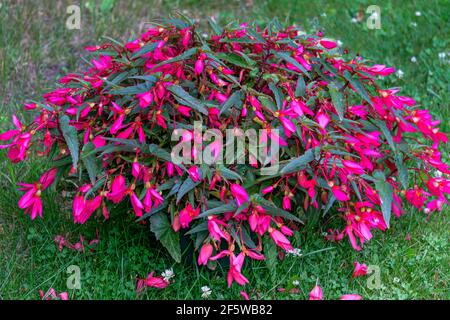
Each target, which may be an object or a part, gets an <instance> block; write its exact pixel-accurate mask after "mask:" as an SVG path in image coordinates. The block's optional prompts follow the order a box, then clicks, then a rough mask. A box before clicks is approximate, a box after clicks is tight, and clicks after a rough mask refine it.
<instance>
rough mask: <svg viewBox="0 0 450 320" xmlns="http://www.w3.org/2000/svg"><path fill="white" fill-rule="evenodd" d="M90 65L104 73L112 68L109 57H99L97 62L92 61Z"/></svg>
mask: <svg viewBox="0 0 450 320" xmlns="http://www.w3.org/2000/svg"><path fill="white" fill-rule="evenodd" d="M92 64H93V65H94V67H95V68H96V69H97V70H98V71H105V70H108V69H110V68H111V67H112V59H111V57H110V56H106V55H100V56H99V59H98V60H95V59H94V60H92Z"/></svg>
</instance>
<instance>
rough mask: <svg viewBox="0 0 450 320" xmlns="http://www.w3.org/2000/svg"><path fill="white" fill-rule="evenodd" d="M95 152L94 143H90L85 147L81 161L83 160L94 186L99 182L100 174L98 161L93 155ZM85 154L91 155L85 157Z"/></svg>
mask: <svg viewBox="0 0 450 320" xmlns="http://www.w3.org/2000/svg"><path fill="white" fill-rule="evenodd" d="M93 150H95V146H94V144H93V143H92V142H88V143H87V144H85V145H84V146H83V150H82V156H81V159H82V160H83V163H84V166H85V167H86V170H87V172H88V175H89V179H90V180H91V183H92V185H94V184H95V182H96V181H97V174H98V165H97V159H96V158H95V156H94V154H93V153H91V152H92V151H93ZM85 153H89V155H87V156H84V154H85Z"/></svg>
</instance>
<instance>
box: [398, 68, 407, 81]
mask: <svg viewBox="0 0 450 320" xmlns="http://www.w3.org/2000/svg"><path fill="white" fill-rule="evenodd" d="M396 74H397V78H399V79H401V78H403V76H404V75H405V73H404V72H403V71H402V70H400V69H398V70H397V72H396Z"/></svg>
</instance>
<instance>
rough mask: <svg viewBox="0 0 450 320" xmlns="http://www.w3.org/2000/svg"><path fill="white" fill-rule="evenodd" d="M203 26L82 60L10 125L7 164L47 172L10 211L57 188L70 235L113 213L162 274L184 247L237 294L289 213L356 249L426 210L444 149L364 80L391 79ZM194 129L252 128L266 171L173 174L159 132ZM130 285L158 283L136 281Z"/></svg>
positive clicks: (314, 44)
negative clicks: (261, 134) (146, 237)
mask: <svg viewBox="0 0 450 320" xmlns="http://www.w3.org/2000/svg"><path fill="white" fill-rule="evenodd" d="M211 27H212V30H213V33H212V34H211V35H210V36H208V37H206V38H205V37H203V36H202V35H201V34H200V33H199V32H198V30H197V26H196V25H194V24H193V23H191V21H184V20H183V21H182V20H178V19H171V20H168V21H166V22H164V23H163V24H161V25H159V26H157V27H152V28H150V29H148V30H147V31H146V32H145V33H144V34H142V35H141V36H140V37H139V38H137V39H135V40H133V41H131V42H128V43H126V44H124V45H119V44H118V43H116V42H114V43H106V44H103V45H98V46H92V47H88V48H86V49H87V50H88V51H90V52H91V54H93V55H94V58H93V59H92V61H91V62H92V65H91V66H90V67H89V68H88V69H87V70H85V71H84V72H83V73H71V74H68V75H66V76H64V77H63V78H62V79H60V81H59V87H58V89H56V90H54V91H51V92H48V93H46V94H45V95H44V96H43V101H41V102H31V103H27V104H26V105H25V106H24V107H25V109H26V110H34V111H35V112H36V113H37V116H36V118H35V119H34V120H33V121H32V122H31V123H29V124H27V125H24V124H22V122H21V121H19V120H18V119H17V118H16V117H15V116H14V117H13V123H14V126H15V129H13V130H10V131H7V132H5V133H3V134H1V135H0V140H1V141H3V145H2V146H1V148H7V149H8V157H9V158H10V159H11V161H12V162H14V163H17V162H21V161H24V160H26V159H27V158H28V157H29V156H30V155H38V156H46V157H48V158H49V161H48V163H49V164H50V166H51V169H50V170H49V171H48V172H46V173H45V174H44V175H43V176H42V178H41V179H40V180H39V182H37V183H34V184H21V190H22V191H24V192H25V194H24V196H23V197H22V199H20V201H19V207H20V208H22V209H24V210H25V212H26V213H28V214H29V215H30V216H31V218H32V219H34V218H35V217H37V216H38V215H39V216H42V203H41V198H40V197H41V193H42V192H43V191H45V189H46V188H48V187H49V186H50V185H51V184H53V183H59V184H60V183H64V182H65V181H67V180H71V181H72V184H75V185H77V186H78V188H77V189H76V190H74V192H75V194H74V198H73V210H72V214H73V220H74V222H75V223H80V224H83V223H85V222H86V221H88V220H89V219H94V215H97V216H99V217H101V216H103V217H104V219H108V218H109V216H110V214H122V212H123V210H114V208H116V207H117V206H119V205H120V204H129V206H128V208H129V210H130V212H132V214H133V215H135V216H136V218H137V219H139V220H149V223H150V228H151V230H152V231H153V232H154V233H155V235H156V237H157V239H158V240H160V241H161V243H162V244H163V245H164V246H165V247H166V248H167V249H168V251H169V253H170V254H171V256H172V257H173V258H174V259H175V260H177V261H181V249H180V236H182V237H186V238H191V239H192V240H193V243H194V245H195V248H196V250H198V252H199V254H198V264H199V265H208V264H210V263H214V261H216V260H220V259H228V260H229V272H228V276H227V280H228V285H229V286H230V285H231V284H232V283H233V282H237V283H238V284H240V285H244V284H246V283H248V279H247V278H246V277H245V276H244V274H243V273H242V267H243V265H244V262H245V261H246V259H256V260H263V259H265V257H264V251H263V242H264V241H263V239H264V238H266V239H267V240H268V241H273V242H274V243H275V244H276V245H277V246H278V247H279V248H280V250H284V251H287V252H293V250H294V247H293V246H292V245H291V240H290V237H291V236H293V233H294V231H295V230H298V227H299V225H300V224H301V223H302V219H303V217H305V212H310V213H313V214H316V215H321V216H323V215H325V214H328V215H331V214H334V215H335V216H336V217H341V218H342V220H343V222H344V224H343V229H341V230H335V231H332V232H331V233H330V234H329V235H327V239H329V240H332V241H340V240H342V239H343V238H344V237H347V238H348V239H349V240H350V243H351V245H352V246H353V248H354V249H356V250H360V249H361V246H362V245H363V244H364V242H366V241H368V240H370V238H371V237H372V231H373V230H376V229H380V230H385V229H386V228H387V227H388V226H389V220H390V216H391V214H393V215H394V216H397V217H398V216H401V215H402V214H403V213H404V205H405V200H406V201H407V202H409V203H410V204H412V205H413V206H415V207H416V208H418V209H423V210H425V211H426V212H433V211H437V210H441V209H442V207H443V205H444V204H445V203H446V202H447V199H446V197H447V195H448V194H449V193H450V180H449V179H448V174H450V168H449V166H448V164H446V163H444V162H443V160H442V159H441V153H440V151H439V146H440V144H442V143H447V136H446V135H445V134H444V133H441V132H440V131H439V128H438V125H439V121H436V120H433V119H432V117H431V115H430V113H429V111H428V110H426V109H422V108H420V107H419V106H418V105H417V104H416V101H414V99H412V98H410V97H407V96H404V95H401V94H400V89H398V88H383V87H380V85H379V84H378V83H377V81H376V80H377V78H379V77H384V76H388V75H390V74H392V73H394V72H395V69H394V68H392V67H387V66H385V65H372V64H370V63H369V62H368V61H366V60H364V59H363V58H361V57H359V56H357V57H352V56H350V55H349V54H348V53H347V50H343V49H342V48H340V47H339V45H338V43H337V42H335V41H333V40H331V39H327V38H325V37H324V35H323V34H322V33H320V32H319V33H317V34H306V33H305V32H304V31H303V30H301V29H300V28H298V27H295V26H290V27H288V28H284V27H283V26H281V25H280V24H279V23H278V22H277V21H272V22H270V23H269V24H268V25H267V26H266V27H264V28H261V27H260V26H258V25H256V24H241V25H237V24H229V25H228V26H227V28H225V29H224V28H221V27H219V26H218V25H217V24H215V23H214V22H212V21H211ZM194 121H201V123H202V126H203V128H204V129H216V130H218V131H220V132H225V130H226V129H230V128H231V129H238V128H239V129H243V130H246V129H251V128H252V129H255V130H260V129H264V130H265V132H268V135H267V136H266V138H265V139H266V142H267V143H269V142H270V143H277V144H279V146H280V152H279V158H280V159H279V163H280V168H279V170H278V171H277V172H276V173H274V174H272V175H269V176H268V175H261V174H260V169H261V168H262V167H264V166H266V165H267V163H262V162H261V161H256V160H255V159H256V157H255V155H254V154H252V153H251V152H250V151H249V152H246V156H248V158H249V159H250V161H249V162H248V163H245V164H227V165H223V164H220V163H213V164H209V165H206V164H204V163H200V162H195V161H194V162H193V163H189V164H175V163H174V161H173V160H172V157H171V150H172V148H173V142H172V141H171V134H172V132H173V131H174V130H175V129H177V128H182V129H185V130H187V131H186V132H187V133H185V134H184V135H183V137H182V140H183V141H184V142H192V143H195V142H196V141H198V140H200V141H202V140H205V138H204V137H197V136H195V134H194V129H193V122H194ZM277 132H279V133H277ZM214 146H215V147H214V148H213V147H211V148H210V150H212V151H213V153H214V154H215V155H216V154H217V152H216V151H218V150H219V149H220V148H218V147H217V146H218V145H217V144H216V145H214ZM202 151H203V150H200V152H202ZM192 157H193V159H194V160H197V159H198V158H199V157H200V156H199V154H198V150H197V149H194V150H193V151H192ZM269 160H270V159H269ZM269 162H270V161H269ZM62 178H64V180H61V179H62ZM66 187H67V186H66ZM122 208H123V206H122ZM300 245H301V244H300ZM140 284H141V287H143V286H156V287H164V286H166V285H167V281H166V280H164V279H160V278H155V277H153V276H152V274H150V275H149V276H148V277H147V278H146V279H142V281H141V282H140ZM316 295H318V294H314V296H316Z"/></svg>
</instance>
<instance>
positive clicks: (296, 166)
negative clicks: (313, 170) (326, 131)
mask: <svg viewBox="0 0 450 320" xmlns="http://www.w3.org/2000/svg"><path fill="white" fill-rule="evenodd" d="M314 158H315V155H314V149H309V150H307V151H306V152H305V153H304V154H303V155H302V156H300V157H298V158H294V159H291V160H290V161H289V162H288V164H287V165H286V166H284V167H283V169H281V171H280V173H281V174H287V173H292V172H297V171H299V170H303V169H305V168H306V166H307V164H308V163H310V162H311V161H313V160H314Z"/></svg>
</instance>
